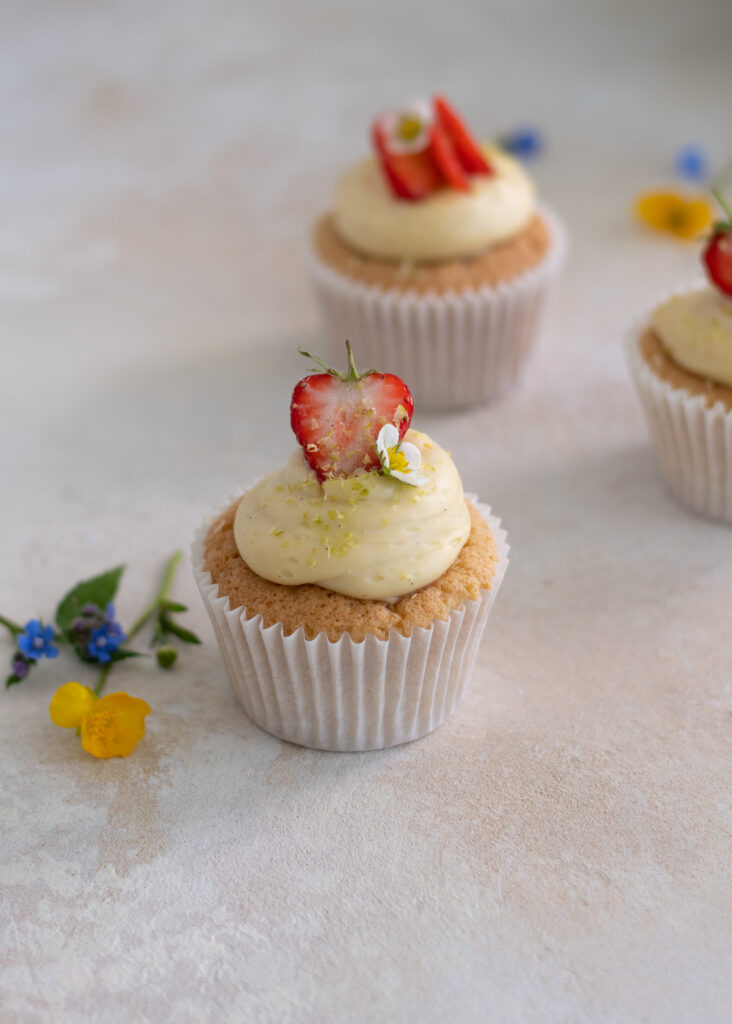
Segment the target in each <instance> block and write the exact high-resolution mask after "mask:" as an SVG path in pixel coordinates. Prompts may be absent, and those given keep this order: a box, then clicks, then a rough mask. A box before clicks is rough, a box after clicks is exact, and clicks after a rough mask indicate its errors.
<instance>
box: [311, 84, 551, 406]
mask: <svg viewBox="0 0 732 1024" xmlns="http://www.w3.org/2000/svg"><path fill="white" fill-rule="evenodd" d="M372 143H373V153H372V155H371V156H370V157H367V158H366V159H365V160H362V161H361V162H360V163H358V164H356V165H355V166H354V167H352V168H351V169H350V170H348V171H347V172H346V173H345V175H344V176H343V178H342V179H341V181H340V183H339V185H338V187H337V190H336V195H335V201H334V204H333V208H332V210H330V211H329V212H328V213H326V214H324V215H323V216H322V217H321V218H320V219H319V220H318V222H317V223H316V225H315V227H314V229H313V231H312V234H311V236H310V239H309V244H308V246H307V250H306V251H307V260H308V266H309V270H310V273H311V277H312V280H313V283H314V286H315V291H316V295H317V298H318V301H319V305H320V309H321V313H322V317H323V320H324V323H325V327H326V331H327V335H328V338H329V340H330V343H331V348H332V350H333V351H335V349H336V348H337V347H339V346H340V345H341V344H342V339H343V338H344V337H348V338H350V339H351V341H353V342H354V344H355V345H356V346H357V348H358V352H359V358H361V359H363V360H364V361H365V362H367V363H368V364H369V365H375V366H379V365H387V364H388V365H390V366H391V367H392V368H393V369H394V372H395V373H397V374H399V375H400V376H406V375H407V373H409V375H410V386H411V387H412V390H413V392H414V394H415V397H416V399H417V401H418V402H419V403H420V405H421V406H423V407H425V408H429V409H448V408H452V409H458V408H462V407H466V406H470V405H475V404H477V403H480V402H485V401H487V400H489V399H491V398H494V397H496V396H498V395H501V394H503V393H505V392H507V391H509V390H511V389H512V388H513V387H514V386H515V385H516V384H517V382H518V381H519V379H520V377H521V374H522V372H523V369H524V366H525V363H526V360H527V358H528V355H529V352H530V350H531V348H532V347H533V344H534V341H535V339H536V336H537V332H538V329H539V326H540V320H541V313H542V311H543V309H544V306H545V303H546V298H547V295H548V293H549V290H550V286H551V284H552V282H553V280H554V278H555V276H556V273H557V269H558V266H559V264H560V261H561V256H562V252H563V248H564V243H563V232H562V229H561V227H560V225H559V223H558V221H557V219H556V217H555V216H554V215H553V214H552V213H550V211H549V210H548V209H547V208H546V207H539V206H538V205H537V200H536V192H535V188H534V185H533V183H532V181H531V179H530V178H529V177H528V175H527V174H526V172H525V171H524V170H523V169H522V167H521V165H520V164H519V163H517V161H516V160H514V159H513V158H512V157H511V156H509V155H508V154H507V153H505V152H502V151H501V150H500V149H499V148H498V147H496V146H489V145H479V144H478V143H476V142H475V141H474V140H473V138H472V136H471V135H470V133H469V131H468V129H467V128H466V126H465V124H464V123H463V122H462V121H461V120H460V118H459V117H458V115H457V114H456V113H455V111H454V110H453V109H452V108H451V107H450V106H449V104H448V103H447V101H446V100H444V99H443V98H441V97H436V98H435V99H434V100H433V101H418V102H415V103H412V104H410V105H408V106H406V107H404V108H402V109H400V110H397V111H390V112H388V113H386V114H384V115H382V116H381V117H380V118H379V119H378V120H377V121H376V122H375V124H374V126H373V129H372Z"/></svg>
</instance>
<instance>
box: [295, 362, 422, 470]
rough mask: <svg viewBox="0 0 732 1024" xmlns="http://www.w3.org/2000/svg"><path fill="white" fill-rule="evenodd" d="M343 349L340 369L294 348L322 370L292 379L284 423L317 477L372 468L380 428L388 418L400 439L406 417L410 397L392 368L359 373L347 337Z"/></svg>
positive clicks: (376, 460)
mask: <svg viewBox="0 0 732 1024" xmlns="http://www.w3.org/2000/svg"><path fill="white" fill-rule="evenodd" d="M346 349H347V350H348V370H347V372H346V373H338V372H337V370H331V369H330V368H329V367H328V366H326V365H325V363H324V362H323V361H322V360H321V359H318V358H317V356H311V355H310V354H309V353H308V352H303V350H302V349H300V352H301V353H302V355H304V356H306V357H307V358H308V359H313V360H314V361H315V362H316V363H318V364H319V365H320V366H322V367H323V369H324V370H325V372H324V373H312V374H310V375H309V376H308V377H304V378H303V379H302V380H301V381H300V382H299V384H296V385H295V390H294V391H293V393H292V402H291V403H290V424H291V426H292V429H293V431H294V432H295V436H296V437H297V440H298V441H299V443H300V446H301V448H302V450H303V454H304V455H305V458H306V459H307V461H308V463H309V464H310V466H312V468H313V469H314V470H315V472H316V473H317V475H318V479H319V480H326V479H328V478H329V477H335V476H351V475H353V474H354V473H356V472H358V471H359V470H368V469H377V468H378V467H379V465H380V462H379V456H378V453H377V451H376V438H377V436H378V434H379V431H380V430H381V428H382V427H383V426H384V424H385V423H393V424H394V426H395V427H396V428H397V430H398V431H399V440H401V439H402V438H403V437H404V435H405V434H406V432H407V430H408V429H409V424H410V423H411V421H412V413H413V411H414V399H413V398H412V394H411V392H410V390H409V388H408V387H407V385H406V384H405V383H404V381H403V380H401V379H400V378H399V377H396V376H395V375H394V374H393V373H377V372H376V371H375V370H368V371H367V372H366V373H359V372H358V370H357V369H356V365H355V363H354V361H353V352H352V351H351V346H350V343H349V342H346Z"/></svg>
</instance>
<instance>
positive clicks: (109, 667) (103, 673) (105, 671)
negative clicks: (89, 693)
mask: <svg viewBox="0 0 732 1024" xmlns="http://www.w3.org/2000/svg"><path fill="white" fill-rule="evenodd" d="M113 665H114V662H113V661H109V662H107V664H106V665H105V666H104V668H103V669H102V671H101V672H100V673H99V680H98V682H97V685H96V686H95V687H94V692H95V693H96V695H97V697H98V696H99V694H100V693H101V692H102V689H103V687H104V684H105V683H106V681H107V676H108V675H109V673H110V672H111V671H112V666H113Z"/></svg>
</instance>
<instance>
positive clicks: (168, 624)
mask: <svg viewBox="0 0 732 1024" xmlns="http://www.w3.org/2000/svg"><path fill="white" fill-rule="evenodd" d="M160 624H161V626H162V627H163V629H164V630H166V631H167V632H168V633H172V634H173V636H177V637H178V639H179V640H182V641H183V643H186V644H200V642H201V641H200V640H199V639H198V637H197V636H196V634H195V633H192V632H191V631H190V629H184V628H183V627H182V626H179V625H178V623H177V622H173V620H172V619H169V618H167V617H163V618H161V620H160Z"/></svg>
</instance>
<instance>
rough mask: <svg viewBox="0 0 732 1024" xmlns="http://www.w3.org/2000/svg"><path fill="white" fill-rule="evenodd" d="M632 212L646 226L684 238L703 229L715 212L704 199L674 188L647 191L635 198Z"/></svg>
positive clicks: (709, 222) (693, 235)
mask: <svg viewBox="0 0 732 1024" xmlns="http://www.w3.org/2000/svg"><path fill="white" fill-rule="evenodd" d="M635 212H636V215H637V216H638V217H639V218H640V220H642V221H643V223H644V224H646V225H647V226H648V227H649V228H653V229H654V230H655V231H666V232H667V233H668V234H671V235H674V236H675V237H676V238H685V239H688V238H696V236H697V235H700V234H702V232H704V231H706V229H707V228H708V227H709V225H710V224H711V222H712V218H713V216H714V211H713V209H712V207H711V206H710V205H709V203H708V202H707V201H706V199H689V198H687V197H686V196H682V195H679V194H678V193H677V192H646V193H644V195H642V196H639V197H638V199H637V200H636V203H635Z"/></svg>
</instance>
